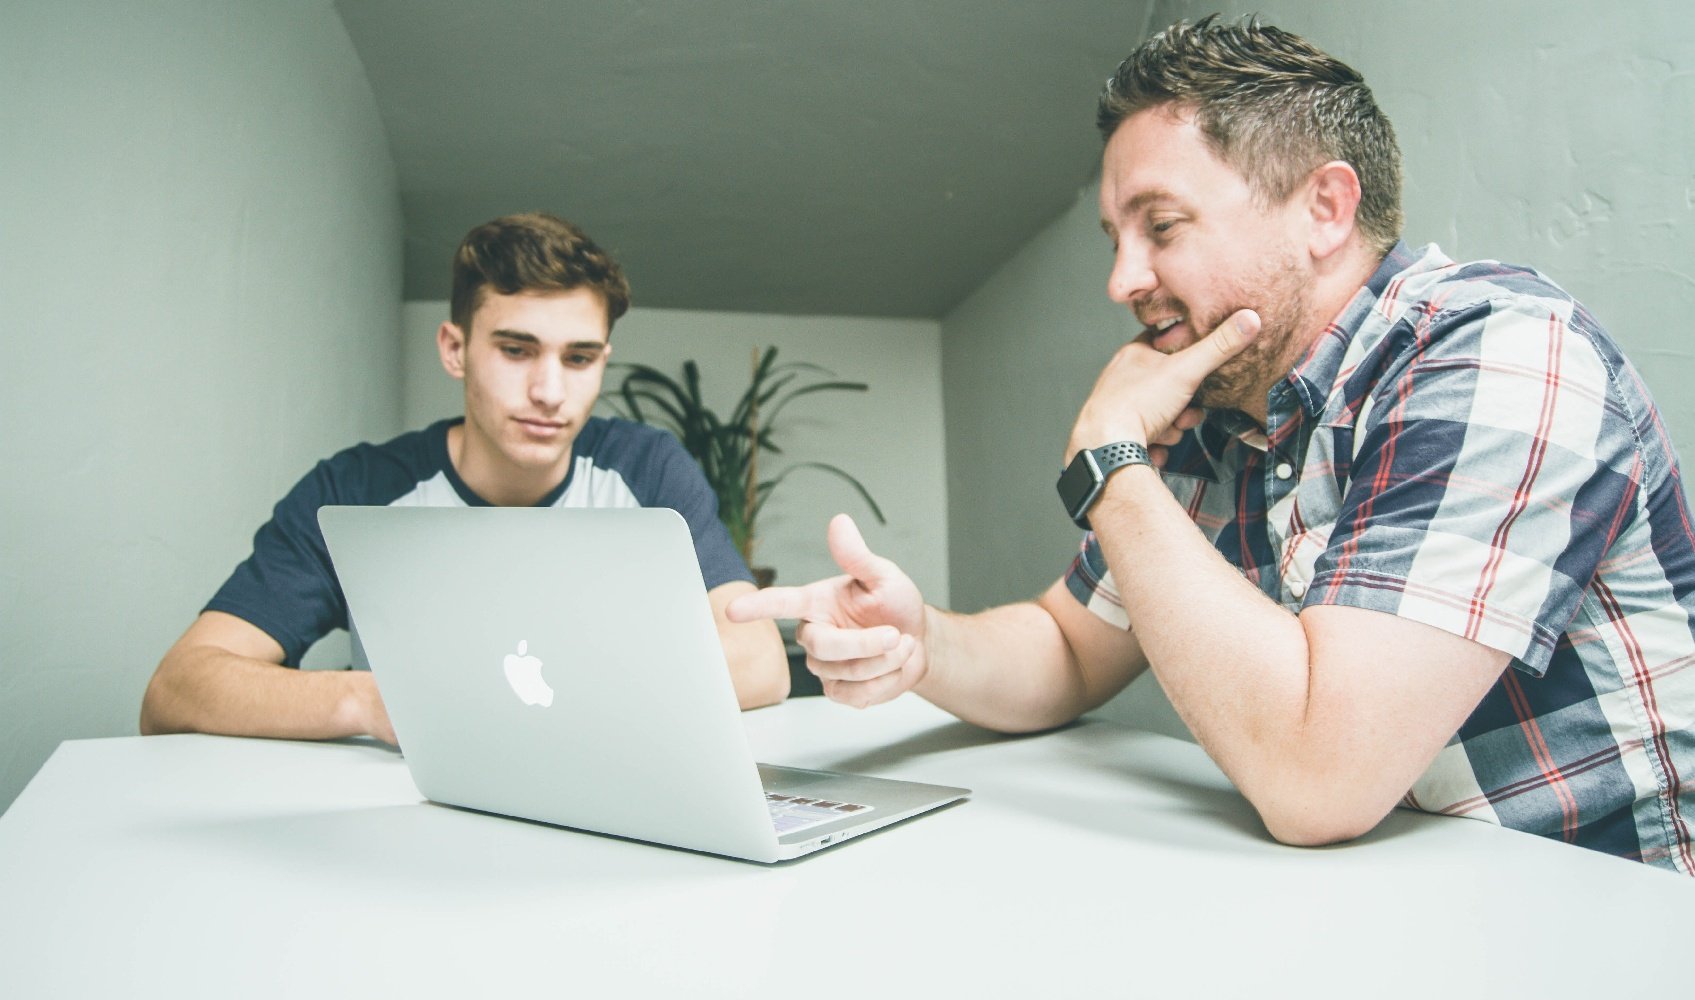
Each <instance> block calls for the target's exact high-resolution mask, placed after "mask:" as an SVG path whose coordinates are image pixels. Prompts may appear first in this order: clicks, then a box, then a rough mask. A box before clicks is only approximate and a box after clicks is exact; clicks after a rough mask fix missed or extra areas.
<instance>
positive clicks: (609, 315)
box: [141, 214, 789, 743]
mask: <svg viewBox="0 0 1695 1000" xmlns="http://www.w3.org/2000/svg"><path fill="white" fill-rule="evenodd" d="M629 302H630V295H629V285H628V284H627V283H626V282H625V280H624V276H623V273H622V271H621V270H620V269H619V267H618V265H617V263H616V262H615V261H613V260H612V258H611V257H609V256H608V255H607V254H606V253H605V252H604V251H603V250H601V249H600V248H599V247H598V246H596V245H595V244H594V243H593V242H591V241H590V240H589V239H588V237H587V236H585V235H584V234H583V233H582V232H581V231H580V230H578V229H577V228H576V227H575V226H572V225H571V224H570V223H568V222H565V221H564V220H562V219H557V218H554V217H552V216H548V215H541V214H532V215H516V216H508V217H505V218H501V219H496V220H494V221H493V222H489V223H486V224H484V225H481V226H478V227H477V228H476V229H473V230H472V231H471V232H470V234H469V235H467V236H466V237H465V241H464V242H463V243H462V244H461V245H460V247H459V251H458V253H457V255H456V256H455V257H454V261H453V299H452V304H451V313H452V318H451V320H450V321H449V322H446V323H443V324H442V325H441V328H440V329H439V330H438V331H437V333H436V343H437V347H438V348H439V349H440V352H441V363H442V366H443V367H445V368H446V369H447V372H448V374H450V375H452V376H453V377H454V378H456V379H459V380H460V381H462V382H464V384H465V416H464V417H463V418H458V419H452V420H444V421H442V422H440V423H437V424H435V425H434V426H432V427H429V428H427V429H425V430H422V431H417V432H414V433H411V434H406V435H403V436H401V437H398V438H396V439H394V440H393V441H390V442H388V443H386V444H382V445H369V444H362V445H358V446H356V447H353V448H350V449H348V450H347V451H344V452H342V453H340V454H338V455H336V456H334V457H332V458H330V459H328V460H327V461H324V462H320V463H319V464H318V466H317V468H315V469H313V470H312V471H311V472H310V473H309V474H308V475H307V476H306V478H304V479H302V480H301V481H300V482H299V483H298V484H297V485H296V486H295V487H294V489H293V490H292V491H290V493H289V494H288V496H286V497H284V498H283V500H282V502H281V503H279V504H278V505H277V507H276V510H275V512H274V515H273V516H272V519H271V520H270V522H269V523H267V524H266V525H265V526H264V527H262V528H260V529H259V533H258V534H257V535H256V536H255V538H254V543H253V554H252V555H251V556H249V557H248V559H247V561H245V562H243V563H242V564H241V565H240V566H238V567H237V568H236V570H235V573H234V574H233V575H232V576H231V577H230V578H229V580H228V581H227V582H226V583H225V584H224V585H223V587H222V588H220V589H219V591H218V593H217V594H216V595H215V596H214V597H213V598H212V600H211V602H210V603H209V604H208V605H207V606H206V609H205V610H204V611H203V612H201V614H200V617H199V618H198V619H196V620H195V622H194V624H193V625H191V626H190V627H189V629H188V631H187V632H185V633H184V634H183V636H182V638H181V639H179V640H177V643H176V645H174V646H172V647H171V649H170V651H169V652H168V653H166V654H165V658H164V660H163V661H162V662H161V663H160V664H159V667H158V669H157V670H156V671H155V672H154V675H153V679H152V681H151V683H149V684H148V687H147V693H146V695H145V697H144V698H143V700H142V705H141V731H142V732H143V733H170V732H184V731H196V732H208V733H225V734H232V735H246V736H273V737H288V738H300V739H330V738H335V737H341V736H358V735H371V736H375V737H377V738H378V739H382V740H385V741H387V742H389V743H393V742H395V739H394V730H393V728H392V727H391V726H390V724H389V720H388V713H387V711H386V710H385V709H384V708H383V703H382V699H381V698H380V697H379V696H378V693H377V688H376V685H375V683H374V682H373V681H372V678H371V675H370V674H369V673H367V672H364V671H315V670H313V671H301V670H291V669H286V668H287V667H298V666H299V664H300V658H301V657H302V656H303V655H304V654H305V652H306V650H307V649H308V648H309V647H310V646H311V645H312V644H313V643H314V642H316V641H317V640H318V639H319V638H320V637H322V636H323V635H324V634H326V633H328V632H329V631H330V630H331V629H334V628H340V627H345V626H346V625H347V604H346V601H345V599H344V598H343V597H342V594H341V588H340V586H339V585H338V584H337V582H336V579H335V574H334V571H333V569H332V568H331V565H330V561H329V555H328V553H327V551H326V550H325V548H324V541H323V537H322V536H321V535H320V534H319V531H318V521H317V515H318V508H319V507H321V506H324V505H326V504H367V505H383V504H408V505H418V506H437V507H452V506H488V505H496V506H508V507H518V506H537V507H633V506H643V507H654V506H659V507H672V508H674V509H676V510H677V511H678V512H679V513H681V514H682V515H683V517H684V518H685V519H686V520H687V521H688V523H689V528H690V531H691V533H692V534H693V536H694V543H695V551H696V554H697V555H698V556H699V558H700V565H701V573H702V575H703V577H704V578H705V580H706V585H707V587H708V588H709V590H708V597H709V598H710V600H711V604H712V611H713V616H714V618H715V619H716V620H717V622H718V629H719V636H720V638H721V640H722V641H723V644H724V652H725V657H726V659H727V660H728V662H729V667H730V673H731V677H732V680H733V681H734V683H735V687H736V694H737V697H738V698H739V700H740V701H741V704H742V707H744V708H751V707H754V706H757V705H766V704H771V703H773V702H777V701H781V700H782V699H783V698H784V697H785V696H786V695H787V693H788V683H789V681H788V666H787V659H786V657H785V655H784V652H783V646H782V641H781V639H780V638H779V637H778V635H777V631H776V628H775V627H774V626H772V625H771V624H770V623H769V622H759V623H753V624H732V623H731V622H729V621H728V620H727V619H726V618H725V616H724V608H725V606H726V605H727V604H728V603H729V602H730V601H731V600H732V599H733V598H735V597H737V596H738V595H742V594H750V593H752V592H753V591H754V587H753V584H752V582H751V580H752V575H751V574H750V573H749V572H748V569H747V566H746V565H745V564H744V563H743V562H742V559H741V557H740V556H739V555H738V554H737V553H736V551H735V548H734V546H733V545H731V543H730V538H729V533H728V532H727V531H726V530H725V529H724V526H723V525H722V524H721V523H719V521H718V518H717V502H716V500H715V498H714V496H713V493H712V490H711V489H710V488H709V487H708V486H707V483H706V480H705V478H704V477H703V476H702V475H701V472H700V468H699V466H697V465H695V463H694V461H693V460H692V459H690V458H689V456H688V455H687V453H685V452H684V451H683V449H682V446H681V445H679V444H678V443H677V441H676V439H675V438H673V437H672V436H671V435H670V434H668V433H666V432H664V431H661V430H656V429H653V428H649V427H645V426H642V425H639V424H632V423H628V422H625V421H622V420H606V419H602V418H600V417H591V416H590V415H589V410H590V409H591V408H592V407H593V406H594V402H595V399H596V398H597V397H598V396H599V394H600V385H601V379H602V377H603V376H604V375H605V373H606V363H607V359H608V357H609V356H610V355H611V353H612V347H611V344H610V336H611V331H612V324H613V323H614V322H616V321H617V319H618V317H620V316H622V315H623V314H624V311H625V310H626V309H628V308H629Z"/></svg>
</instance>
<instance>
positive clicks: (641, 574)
mask: <svg viewBox="0 0 1695 1000" xmlns="http://www.w3.org/2000/svg"><path fill="white" fill-rule="evenodd" d="M319 523H320V526H321V527H322V529H323V533H324V538H325V541H326V542H327V544H328V546H329V550H330V553H331V558H332V559H333V561H334V564H335V569H336V573H337V576H338V578H339V579H340V582H341V586H342V589H343V592H344V594H345V595H346V597H347V601H348V606H349V610H350V617H351V618H352V620H353V621H355V622H356V623H357V637H358V641H359V643H360V644H361V645H362V646H363V649H364V653H365V656H366V658H367V660H368V662H369V664H370V666H371V669H372V672H373V675H374V676H375V678H376V681H377V686H378V689H379V690H380V691H381V693H382V697H383V701H384V704H385V705H386V706H387V708H388V712H389V717H390V720H391V721H392V722H393V724H394V729H395V734H396V737H397V738H398V739H399V741H400V745H401V747H402V748H403V751H404V753H405V756H406V761H407V765H408V767H409V768H410V769H411V772H412V776H413V780H414V782H416V784H417V785H418V789H419V791H421V792H422V793H423V794H424V795H425V796H426V797H428V798H430V799H432V800H434V801H437V802H443V803H447V804H450V805H458V806H465V807H469V808H473V809H478V810H482V811H485V812H493V813H501V814H505V815H510V816H519V817H523V818H526V819H536V820H541V821H544V822H548V823H553V824H557V825H560V826H568V827H575V828H578V829H583V830H590V831H594V832H597V833H607V834H613V835H616V836H622V837H630V838H634V839H638V840H646V841H653V842H657V843H662V844H668V845H672V846H677V847H684V848H689V849H692V850H699V851H707V852H710V853H715V854H726V855H730V856H733V857H740V858H746V859H749V860H755V861H774V860H780V859H782V858H784V857H791V856H795V855H797V854H799V853H803V852H804V851H805V850H809V849H813V848H816V847H819V846H824V845H825V844H827V843H833V842H836V841H838V840H840V839H844V838H845V837H846V836H851V835H852V834H853V833H856V832H859V829H861V828H866V829H868V828H874V827H875V826H881V825H886V824H887V823H889V822H894V821H896V820H898V819H900V818H904V817H905V816H908V815H912V814H913V813H915V812H919V811H923V810H924V809H927V808H933V807H934V806H935V805H938V804H942V803H945V802H948V801H952V800H954V799H957V798H959V797H961V796H962V795H963V794H965V790H964V789H947V788H941V787H939V786H923V785H914V784H913V783H907V782H883V781H881V780H880V779H865V780H868V781H870V782H871V783H872V784H871V787H872V788H873V791H874V792H876V791H882V792H892V793H893V794H892V796H891V801H890V803H889V804H888V805H884V806H879V805H877V804H876V803H866V805H868V806H869V808H868V809H867V810H865V811H864V812H865V815H863V816H860V815H849V814H844V819H843V820H842V821H841V822H839V823H833V824H826V825H824V826H821V827H818V828H816V829H812V830H809V831H806V835H805V836H800V837H795V838H783V840H784V841H786V842H780V840H779V837H778V836H777V833H776V830H775V828H774V826H773V824H772V819H771V814H770V811H769V810H768V808H767V803H766V801H765V791H764V789H763V788H762V786H761V782H760V775H759V769H758V767H757V765H755V763H754V761H753V758H752V754H751V753H750V751H749V749H748V745H747V738H746V734H745V732H744V730H743V728H742V725H741V718H740V710H739V708H738V706H737V703H736V696H735V691H734V688H733V687H732V685H731V683H730V675H729V671H728V669H727V668H726V666H725V664H724V657H723V651H722V647H721V645H720V643H719V639H718V632H717V628H716V626H715V624H714V623H713V619H712V613H711V609H710V605H709V603H708V602H707V600H706V591H705V585H704V582H703V581H702V579H701V575H700V567H699V563H698V562H697V560H696V558H695V555H694V546H693V542H692V540H691V539H690V536H689V531H688V525H687V523H686V522H685V521H684V520H683V519H682V517H681V516H680V515H679V514H677V513H676V512H675V511H672V510H668V509H664V508H619V509H571V510H558V509H553V508H504V507H494V508H480V507H472V508H464V507H449V508H431V507H325V508H323V509H322V510H320V512H319ZM808 773H809V774H811V773H814V772H808ZM813 780H814V782H816V781H817V780H818V779H813ZM879 785H888V786H892V787H891V788H888V789H882V788H878V787H877V786H879ZM901 786H904V787H901ZM813 787H815V788H817V789H820V791H818V792H817V793H816V794H815V795H813V797H816V798H826V794H825V789H826V786H825V785H818V784H814V785H813ZM832 794H836V793H832Z"/></svg>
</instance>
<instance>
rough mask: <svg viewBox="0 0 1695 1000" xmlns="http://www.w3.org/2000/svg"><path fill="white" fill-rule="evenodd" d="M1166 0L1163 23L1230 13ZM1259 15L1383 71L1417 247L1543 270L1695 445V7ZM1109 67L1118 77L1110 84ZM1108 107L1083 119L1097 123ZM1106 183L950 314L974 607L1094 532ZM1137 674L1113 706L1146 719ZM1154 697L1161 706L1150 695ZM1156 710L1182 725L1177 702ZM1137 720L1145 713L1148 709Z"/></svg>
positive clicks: (1042, 574) (950, 421) (960, 543)
mask: <svg viewBox="0 0 1695 1000" xmlns="http://www.w3.org/2000/svg"><path fill="white" fill-rule="evenodd" d="M1220 6H1221V5H1220V4H1218V3H1217V2H1209V3H1204V4H1197V3H1181V2H1171V0H1162V2H1159V3H1156V4H1155V7H1154V13H1153V16H1152V18H1151V25H1152V26H1153V27H1154V28H1155V29H1157V28H1158V27H1161V26H1164V25H1166V24H1169V23H1171V22H1172V21H1174V20H1176V19H1178V18H1179V17H1188V18H1197V17H1200V16H1204V15H1205V14H1207V13H1209V12H1211V11H1212V10H1216V9H1220ZM1222 8H1223V10H1224V11H1225V12H1226V13H1227V14H1228V13H1239V12H1245V11H1249V10H1259V11H1260V12H1261V13H1262V14H1263V15H1264V17H1263V19H1264V20H1265V21H1267V22H1269V23H1272V24H1276V25H1278V26H1280V27H1284V28H1288V29H1290V30H1293V31H1296V32H1299V33H1301V34H1304V35H1306V36H1307V37H1309V38H1311V39H1312V40H1313V41H1315V42H1316V43H1317V44H1318V45H1319V46H1321V47H1322V48H1325V49H1326V50H1327V51H1329V52H1331V53H1332V54H1334V55H1336V56H1338V57H1340V58H1341V59H1343V60H1344V61H1346V62H1348V63H1350V64H1351V65H1353V66H1354V67H1355V68H1356V69H1359V70H1360V71H1361V72H1362V73H1364V74H1365V77H1366V80H1367V82H1368V83H1369V84H1370V85H1371V87H1372V89H1373V91H1374V92H1375V94H1376V95H1377V99H1378V101H1379V103H1380V104H1381V105H1382V106H1383V107H1384V109H1385V110H1386V111H1387V112H1388V114H1389V116H1390V118H1391V119H1392V120H1393V121H1394V123H1395V126H1396V129H1397V132H1398V134H1399V137H1400V141H1401V145H1402V150H1403V153H1404V155H1405V173H1406V177H1407V184H1406V197H1405V203H1406V208H1407V228H1406V237H1407V240H1408V242H1409V243H1413V244H1415V245H1416V244H1420V243H1425V242H1430V241H1435V242H1437V243H1439V244H1441V246H1442V247H1443V249H1444V250H1446V251H1447V252H1448V253H1450V254H1451V255H1453V256H1456V257H1460V258H1470V257H1493V258H1499V259H1504V260H1510V261H1514V262H1519V263H1528V264H1531V265H1534V266H1536V267H1538V268H1540V269H1542V270H1543V271H1544V272H1546V273H1548V274H1549V275H1551V276H1552V277H1553V278H1554V279H1555V280H1556V281H1558V282H1560V283H1561V284H1563V285H1564V286H1565V287H1566V288H1568V289H1570V290H1571V291H1572V292H1573V293H1574V294H1576V295H1577V296H1578V297H1579V298H1581V299H1583V300H1584V301H1585V302H1586V303H1587V304H1588V305H1589V306H1590V307H1591V308H1592V309H1593V310H1594V311H1595V313H1596V314H1597V315H1598V316H1599V317H1600V318H1601V320H1602V322H1603V323H1605V324H1607V326H1608V327H1609V328H1610V329H1611V330H1612V332H1613V333H1614V334H1615V336H1617V337H1618V339H1619V340H1620V341H1621V342H1622V343H1623V345H1624V346H1625V349H1626V350H1627V351H1628V352H1629V354H1630V355H1631V357H1632V359H1633V360H1634V361H1635V362H1636V363H1637V364H1638V365H1639V366H1640V367H1641V368H1642V370H1643V372H1644V374H1645V377H1646V378H1647V380H1648V382H1649V384H1650V386H1651V387H1653V389H1654V390H1655V392H1656V393H1657V395H1658V398H1659V402H1660V404H1661V406H1662V407H1663V408H1664V410H1665V414H1666V418H1667V421H1668V423H1669V424H1670V426H1671V431H1672V433H1673V435H1674V436H1675V438H1676V439H1677V440H1678V441H1679V442H1681V444H1682V447H1683V455H1684V458H1685V462H1686V463H1687V461H1688V458H1689V456H1691V455H1695V451H1692V450H1691V449H1695V394H1691V393H1689V392H1688V391H1687V388H1686V387H1687V386H1689V385H1691V384H1695V346H1692V343H1691V340H1690V337H1689V332H1688V331H1689V328H1690V321H1689V317H1690V316H1691V315H1695V17H1691V16H1690V13H1689V9H1688V7H1687V5H1686V4H1684V3H1682V2H1681V0H1647V2H1643V0H1637V2H1633V3H1631V4H1628V5H1622V6H1612V7H1607V6H1602V5H1576V4H1546V3H1528V2H1524V0H1514V2H1505V3H1489V4H1479V3H1458V2H1451V0H1443V2H1426V3H1418V4H1405V3H1394V2H1389V0H1358V2H1355V3H1351V4H1346V5H1342V4H1323V5H1317V4H1311V3H1300V2H1279V0H1262V2H1259V3H1254V4H1251V5H1250V4H1241V3H1236V4H1224V5H1222ZM1111 69H1112V67H1111V66H1103V67H1101V75H1102V77H1103V78H1105V76H1106V75H1107V74H1108V73H1109V72H1110V71H1111ZM1092 110H1093V109H1092V108H1089V107H1082V108H1078V109H1077V127H1078V128H1080V129H1088V128H1091V127H1092V122H1091V118H1092ZM1110 262H1111V258H1110V255H1109V250H1108V247H1107V243H1106V239H1105V237H1103V236H1102V235H1101V232H1100V227H1099V223H1098V212H1097V209H1096V207H1095V191H1094V189H1093V188H1090V189H1086V190H1084V191H1083V192H1081V193H1080V195H1079V201H1078V203H1077V205H1076V206H1075V207H1074V208H1073V209H1072V210H1071V211H1069V212H1067V213H1066V214H1065V215H1064V216H1062V217H1061V218H1060V219H1058V220H1057V221H1055V222H1054V223H1053V224H1052V225H1051V226H1050V227H1049V228H1048V229H1047V230H1046V231H1045V232H1044V233H1042V234H1041V235H1040V236H1039V237H1037V238H1036V239H1035V240H1033V241H1032V242H1031V243H1029V244H1028V245H1026V246H1025V247H1024V249H1023V250H1022V251H1021V252H1020V253H1019V254H1018V255H1017V256H1016V257H1015V258H1013V259H1012V260H1011V261H1010V262H1008V263H1007V264H1006V265H1005V266H1004V267H1003V268H1002V269H1001V270H1000V271H999V273H997V274H996V275H995V276H994V277H993V278H992V279H991V280H989V281H988V282H987V283H986V284H985V285H984V286H983V287H982V288H981V289H979V290H978V291H977V292H976V293H975V294H973V295H972V296H971V297H970V298H969V299H968V300H967V301H966V302H964V303H963V304H962V305H960V306H959V307H958V308H956V309H955V310H954V311H953V312H952V313H950V314H949V315H948V316H947V317H946V318H945V320H944V322H943V332H942V360H943V373H944V378H943V385H944V393H945V401H946V406H945V412H946V420H947V441H948V494H949V507H948V526H949V535H950V545H949V552H950V559H949V567H950V575H951V578H952V580H953V598H954V604H955V606H956V607H958V608H960V609H961V610H976V609H979V608H983V607H987V606H991V605H994V604H999V603H1003V602H1006V601H1010V600H1017V599H1021V598H1025V597H1029V596H1030V595H1032V594H1034V593H1036V592H1038V591H1040V590H1041V589H1042V588H1043V587H1045V586H1046V585H1047V584H1049V583H1051V582H1052V581H1053V580H1054V579H1055V578H1056V577H1057V576H1058V575H1059V574H1060V573H1061V572H1063V571H1064V569H1065V566H1066V565H1067V563H1068V561H1069V559H1070V557H1071V556H1072V554H1073V553H1074V551H1075V546H1076V544H1077V541H1078V539H1077V535H1076V532H1075V531H1074V530H1072V529H1071V528H1070V526H1069V525H1068V524H1067V523H1066V521H1065V519H1064V516H1063V515H1062V514H1061V512H1060V509H1059V505H1058V503H1057V502H1056V500H1055V499H1054V492H1053V479H1054V477H1055V475H1056V474H1057V472H1058V468H1059V461H1060V452H1061V450H1062V449H1063V447H1064V445H1065V441H1066V437H1067V434H1068V432H1069V430H1070V426H1071V421H1072V419H1073V418H1074V416H1075V415H1076V411H1077V407H1078V406H1079V405H1080V404H1081V402H1082V400H1083V398H1084V396H1085V395H1086V394H1087V392H1088V390H1089V388H1090V386H1091V385H1092V384H1093V382H1094V378H1095V375H1096V373H1097V372H1098V371H1099V369H1100V367H1101V365H1102V364H1103V363H1104V362H1105V360H1106V359H1107V357H1108V356H1110V354H1111V352H1112V351H1113V350H1114V349H1115V347H1116V346H1117V345H1118V344H1120V343H1121V342H1122V341H1123V340H1124V339H1126V338H1127V337H1129V336H1132V335H1133V334H1134V330H1132V328H1131V327H1132V323H1131V322H1130V320H1129V319H1128V316H1127V314H1126V312H1125V311H1124V310H1122V309H1120V308H1117V307H1114V306H1112V305H1111V304H1110V303H1109V302H1108V301H1107V299H1106V292H1105V288H1106V275H1107V269H1108V267H1109V265H1110ZM1149 683H1151V681H1138V682H1137V684H1135V685H1133V686H1132V688H1131V691H1132V693H1133V694H1132V697H1131V698H1129V699H1127V700H1126V701H1125V702H1124V703H1122V704H1119V705H1115V706H1112V710H1113V713H1114V714H1119V715H1121V716H1122V717H1130V718H1138V716H1137V713H1138V712H1140V708H1138V707H1137V706H1136V705H1135V704H1134V702H1135V701H1136V700H1137V698H1138V697H1148V698H1152V696H1153V695H1157V691H1155V692H1153V693H1152V695H1146V694H1143V693H1142V692H1139V691H1138V689H1140V688H1144V687H1146V686H1147V685H1148V684H1149ZM1153 700H1156V701H1157V699H1153ZM1153 715H1154V717H1157V719H1159V720H1163V722H1162V723H1161V724H1160V725H1158V726H1157V728H1165V729H1169V728H1170V726H1169V724H1168V723H1174V722H1175V718H1174V717H1172V716H1170V715H1169V714H1168V712H1167V711H1165V710H1164V709H1163V707H1162V706H1157V705H1156V706H1154V708H1153ZM1138 721H1148V720H1147V719H1140V718H1138Z"/></svg>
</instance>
